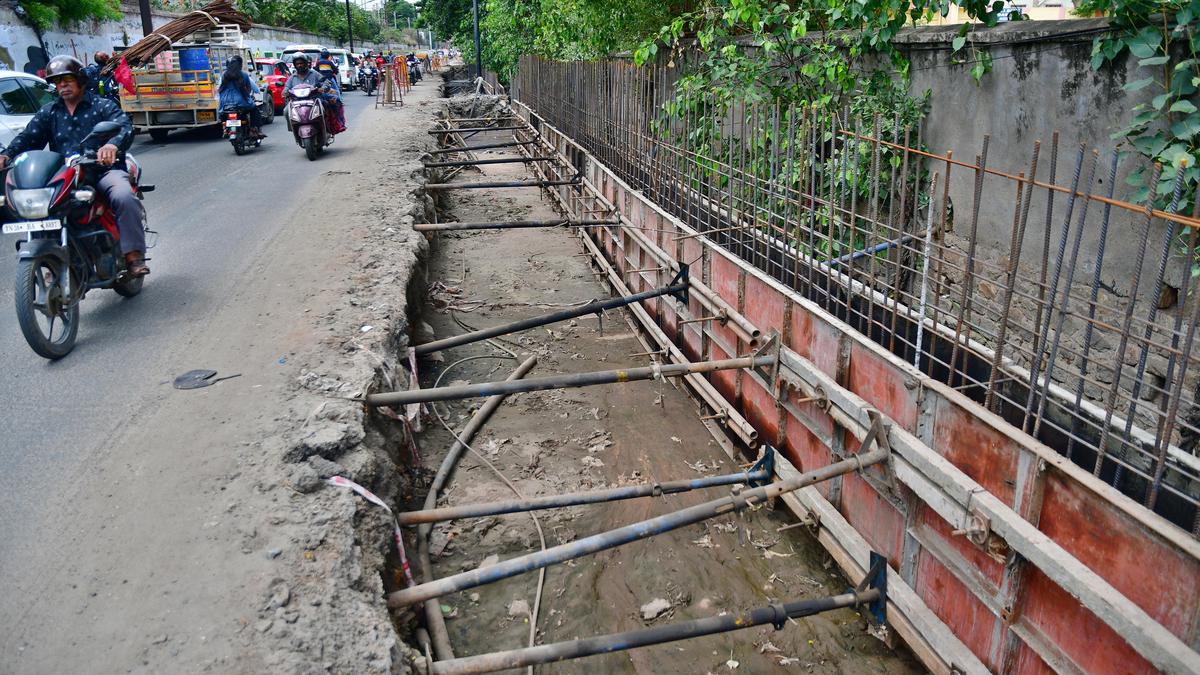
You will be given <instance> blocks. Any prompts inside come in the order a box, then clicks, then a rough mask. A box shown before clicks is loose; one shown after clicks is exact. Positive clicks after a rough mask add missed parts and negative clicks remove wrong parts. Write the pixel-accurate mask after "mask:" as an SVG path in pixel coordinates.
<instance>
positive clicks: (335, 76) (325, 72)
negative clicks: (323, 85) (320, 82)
mask: <svg viewBox="0 0 1200 675" xmlns="http://www.w3.org/2000/svg"><path fill="white" fill-rule="evenodd" d="M316 69H317V73H318V74H320V75H321V76H322V77H325V78H328V79H329V80H330V81H331V82H333V86H334V87H336V88H337V90H338V93H339V94H340V93H341V92H342V83H341V80H340V79H339V78H340V75H339V71H338V64H336V63H334V61H333V59H332V58H330V57H329V50H328V49H322V50H321V55H320V56H319V57H317V65H316Z"/></svg>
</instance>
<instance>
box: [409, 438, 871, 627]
mask: <svg viewBox="0 0 1200 675" xmlns="http://www.w3.org/2000/svg"><path fill="white" fill-rule="evenodd" d="M881 434H882V438H886V434H887V431H886V428H884V427H883V426H882V425H881V424H879V423H878V420H877V421H876V423H875V424H874V425H872V427H871V430H870V432H868V433H867V436H866V438H864V439H863V444H862V448H861V449H865V448H867V447H868V446H870V445H872V444H876V443H875V441H876V439H879V438H881ZM876 445H878V447H876V449H874V450H870V451H868V452H861V453H860V454H857V455H852V456H850V457H848V458H847V459H844V460H842V461H840V462H835V463H833V464H830V465H828V466H824V467H821V468H820V469H815V470H813V471H809V472H806V473H802V474H800V475H799V476H795V477H793V478H789V479H787V480H783V481H778V482H775V483H771V484H769V485H764V486H763V487H758V488H753V489H751V490H745V491H743V492H740V493H738V494H735V495H730V496H728V497H722V498H720V499H714V500H712V501H708V502H705V503H703V504H697V505H696V506H691V507H688V508H686V509H681V510H679V511H674V512H671V513H668V514H665V515H662V516H658V517H656V518H650V519H648V520H643V521H641V522H637V523H633V524H631V525H626V526H625V527H621V528H617V529H615V530H610V531H608V532H602V533H600V534H594V535H592V536H590V537H584V538H583V539H578V540H576V541H572V542H569V543H566V544H561V545H559V546H555V547H553V548H548V549H546V550H544V551H539V552H537V553H530V554H527V555H523V556H518V557H516V558H512V559H510V560H505V561H503V562H500V563H497V564H495V565H491V566H488V567H484V568H481V569H475V570H471V571H469V572H462V573H460V574H454V575H451V576H449V577H445V578H443V579H438V580H437V581H431V582H428V583H424V584H419V585H417V586H412V587H410V588H405V589H401V590H398V591H393V592H392V593H389V594H388V596H387V604H388V607H405V606H408V605H411V604H414V603H417V602H424V601H426V600H429V599H431V598H437V597H441V596H443V595H446V594H449V593H455V592H458V591H462V590H466V589H468V588H475V587H476V586H483V585H485V584H490V583H493V582H496V581H500V580H501V579H507V578H509V577H514V576H517V575H518V574H524V573H525V572H532V571H534V570H539V569H542V568H543V567H548V566H550V565H555V564H558V563H562V562H566V561H568V560H574V559H575V558H581V557H583V556H585V555H590V554H592V553H596V552H598V551H604V550H607V549H610V548H616V547H617V546H621V545H624V544H628V543H630V542H634V541H638V540H640V539H648V538H650V537H653V536H655V535H658V534H662V533H664V532H670V531H672V530H677V529H679V528H681V527H684V526H687V525H691V524H693V523H698V522H701V521H704V520H708V519H709V518H715V517H716V516H720V515H724V514H726V513H736V512H738V511H741V510H743V509H745V508H746V507H748V506H751V505H753V504H758V503H761V502H765V501H768V500H771V499H774V498H776V497H779V496H780V495H783V494H787V493H789V492H795V491H796V490H799V489H801V488H804V487H808V486H809V485H813V484H815V483H819V482H822V481H826V480H829V479H830V478H834V477H836V476H841V475H844V474H847V473H851V472H854V471H861V470H862V469H863V468H864V467H867V466H870V465H872V464H878V463H879V462H882V461H884V460H886V459H887V458H888V455H889V450H888V447H887V445H886V443H878V444H876Z"/></svg>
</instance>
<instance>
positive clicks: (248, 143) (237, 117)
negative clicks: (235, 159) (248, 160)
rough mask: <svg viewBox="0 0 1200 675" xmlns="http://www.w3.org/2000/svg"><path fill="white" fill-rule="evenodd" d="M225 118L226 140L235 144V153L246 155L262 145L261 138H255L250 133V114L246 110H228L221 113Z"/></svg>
mask: <svg viewBox="0 0 1200 675" xmlns="http://www.w3.org/2000/svg"><path fill="white" fill-rule="evenodd" d="M221 114H222V115H224V116H225V121H224V127H225V138H228V139H229V142H230V143H232V144H233V152H234V153H235V154H237V155H244V154H246V153H247V152H249V151H250V150H251V149H253V148H257V147H258V146H260V145H262V139H261V138H255V137H254V136H253V135H251V133H250V113H249V112H247V111H245V110H226V111H224V112H222V113H221Z"/></svg>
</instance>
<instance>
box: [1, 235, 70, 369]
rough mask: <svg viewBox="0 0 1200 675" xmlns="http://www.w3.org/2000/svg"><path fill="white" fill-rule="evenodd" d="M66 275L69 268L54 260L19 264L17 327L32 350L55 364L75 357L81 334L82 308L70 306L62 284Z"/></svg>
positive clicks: (22, 261)
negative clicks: (60, 282) (78, 335)
mask: <svg viewBox="0 0 1200 675" xmlns="http://www.w3.org/2000/svg"><path fill="white" fill-rule="evenodd" d="M65 273H68V272H67V267H66V265H63V264H62V263H60V262H59V261H58V260H56V259H54V258H51V257H42V258H36V259H33V260H19V261H17V283H16V289H15V290H16V293H15V296H14V297H15V300H16V309H17V323H18V324H19V325H20V326H21V334H22V335H24V336H25V341H26V342H28V343H29V346H30V348H32V349H33V351H34V352H35V353H36V354H37V355H38V356H41V357H43V358H47V359H51V360H54V359H61V358H62V357H64V356H66V355H67V354H69V353H71V350H72V349H74V348H75V336H76V335H77V334H78V333H79V304H78V303H71V304H68V303H67V300H68V299H67V298H64V297H63V294H62V286H61V284H59V283H58V279H59V275H60V274H65Z"/></svg>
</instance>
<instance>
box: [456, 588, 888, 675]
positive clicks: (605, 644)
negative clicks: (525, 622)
mask: <svg viewBox="0 0 1200 675" xmlns="http://www.w3.org/2000/svg"><path fill="white" fill-rule="evenodd" d="M883 597H884V591H883V590H882V589H880V588H868V589H865V590H861V591H853V592H850V593H842V594H841V595H834V596H831V597H827V598H815V599H812V600H796V601H793V602H788V603H783V604H773V605H768V606H766V607H759V608H756V609H752V610H750V611H749V612H745V613H737V614H722V615H719V616H710V617H705V618H703V619H692V620H690V621H679V622H676V623H669V624H665V625H662V626H654V627H653V628H643V629H641V630H631V631H625V632H624V633H612V634H609V635H598V636H596V637H590V638H581V639H578V640H568V641H566V642H555V643H553V644H548V645H538V646H536V647H526V648H524V649H512V650H509V651H504V652H493V653H491V654H480V655H479V656H467V657H463V658H460V659H452V660H449V661H437V662H435V663H434V664H433V673H434V675H466V674H468V673H490V672H494V671H497V670H507V669H509V668H521V667H524V666H533V665H537V664H539V663H554V662H556V661H565V660H567V659H578V658H582V657H585V656H595V655H596V654H609V653H612V652H619V651H625V650H627V649H636V648H638V647H646V646H649V645H657V644H662V643H664V642H677V641H679V640H687V639H690V638H696V637H703V636H705V635H715V634H717V633H728V632H730V631H735V630H741V629H743V628H752V627H754V626H762V625H767V624H770V625H774V626H775V627H776V628H777V629H778V628H782V627H783V625H784V623H785V622H786V621H787V620H788V619H798V618H801V617H805V616H812V615H814V614H820V613H822V612H829V611H833V610H835V609H842V608H844V607H859V606H862V605H869V604H874V603H877V602H878V601H879V600H880V599H881V598H883Z"/></svg>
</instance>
